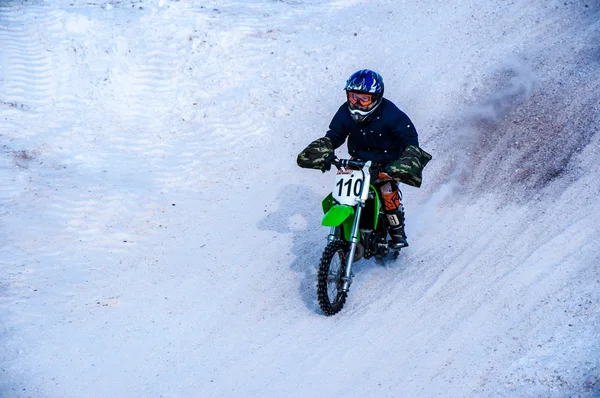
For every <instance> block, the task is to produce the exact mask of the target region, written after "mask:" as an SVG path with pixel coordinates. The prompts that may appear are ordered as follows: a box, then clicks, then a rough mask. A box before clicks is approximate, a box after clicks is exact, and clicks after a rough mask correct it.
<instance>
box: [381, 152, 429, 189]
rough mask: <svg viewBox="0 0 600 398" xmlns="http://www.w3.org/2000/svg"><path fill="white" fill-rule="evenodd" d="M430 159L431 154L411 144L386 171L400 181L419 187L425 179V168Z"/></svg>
mask: <svg viewBox="0 0 600 398" xmlns="http://www.w3.org/2000/svg"><path fill="white" fill-rule="evenodd" d="M430 160H431V155H430V154H428V153H427V152H425V151H424V150H422V149H421V148H419V147H418V146H416V145H409V146H407V147H406V149H405V150H404V152H402V156H400V158H399V159H398V160H394V161H393V162H390V163H389V164H388V165H387V166H386V167H385V172H386V173H388V174H389V175H390V177H392V178H394V179H396V180H398V181H399V182H403V183H405V184H408V185H412V186H413V187H417V188H418V187H420V186H421V182H422V180H423V168H425V166H426V165H427V163H428V162H429V161H430Z"/></svg>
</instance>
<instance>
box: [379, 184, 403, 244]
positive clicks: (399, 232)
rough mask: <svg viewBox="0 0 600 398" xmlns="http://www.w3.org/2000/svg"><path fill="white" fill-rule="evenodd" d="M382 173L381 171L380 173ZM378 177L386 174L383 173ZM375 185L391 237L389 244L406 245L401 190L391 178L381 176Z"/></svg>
mask: <svg viewBox="0 0 600 398" xmlns="http://www.w3.org/2000/svg"><path fill="white" fill-rule="evenodd" d="M381 174H383V173H381ZM381 174H380V177H384V176H386V175H385V174H384V175H383V176H382V175H381ZM378 182H380V183H379V184H377V187H378V189H379V194H380V195H381V201H382V204H383V209H384V213H385V215H386V218H387V221H388V225H389V227H388V231H389V234H390V237H391V238H392V241H391V246H392V247H393V248H394V249H401V248H403V247H406V246H408V241H407V240H406V233H405V232H404V206H402V192H400V188H399V187H398V184H397V183H396V181H394V180H393V179H391V178H390V179H389V180H388V179H386V178H382V179H381V181H378Z"/></svg>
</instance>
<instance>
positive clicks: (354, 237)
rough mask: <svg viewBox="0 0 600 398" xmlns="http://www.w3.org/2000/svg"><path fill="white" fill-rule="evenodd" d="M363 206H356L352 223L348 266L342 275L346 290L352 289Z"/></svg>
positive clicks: (343, 289)
mask: <svg viewBox="0 0 600 398" xmlns="http://www.w3.org/2000/svg"><path fill="white" fill-rule="evenodd" d="M362 207H363V204H362V203H359V204H358V206H356V214H355V215H354V223H353V224H352V234H351V235H350V236H351V238H350V252H349V253H348V258H347V259H346V268H345V270H344V276H342V281H343V282H344V284H343V285H342V291H344V292H347V291H348V290H350V285H351V284H352V262H353V261H354V253H355V252H356V245H357V243H358V233H359V230H358V228H359V223H360V214H361V213H362ZM330 236H331V234H330Z"/></svg>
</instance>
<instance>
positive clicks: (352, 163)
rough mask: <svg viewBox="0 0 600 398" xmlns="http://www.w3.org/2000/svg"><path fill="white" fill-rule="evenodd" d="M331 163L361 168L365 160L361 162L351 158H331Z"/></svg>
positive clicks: (336, 165)
mask: <svg viewBox="0 0 600 398" xmlns="http://www.w3.org/2000/svg"><path fill="white" fill-rule="evenodd" d="M331 164H332V165H334V166H335V167H337V168H338V169H339V168H340V167H356V168H359V169H361V168H363V167H365V165H366V164H367V162H363V161H362V160H351V159H333V160H332V161H331Z"/></svg>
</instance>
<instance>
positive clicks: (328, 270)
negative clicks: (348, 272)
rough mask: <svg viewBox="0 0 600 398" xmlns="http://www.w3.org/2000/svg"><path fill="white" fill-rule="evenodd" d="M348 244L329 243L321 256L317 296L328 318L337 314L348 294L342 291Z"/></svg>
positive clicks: (340, 242)
mask: <svg viewBox="0 0 600 398" xmlns="http://www.w3.org/2000/svg"><path fill="white" fill-rule="evenodd" d="M348 251H349V250H348V243H347V242H345V241H342V240H334V241H332V242H329V243H328V244H327V246H326V247H325V250H324V251H323V255H322V256H321V262H320V264H319V274H318V277H317V296H318V298H319V307H321V310H322V311H323V313H324V314H325V315H327V316H329V315H334V314H337V313H338V312H339V311H340V310H341V309H342V307H343V306H344V303H345V302H346V297H347V296H348V292H344V291H343V290H342V286H343V284H344V282H343V280H342V277H343V276H344V270H345V269H346V260H347V259H348Z"/></svg>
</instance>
